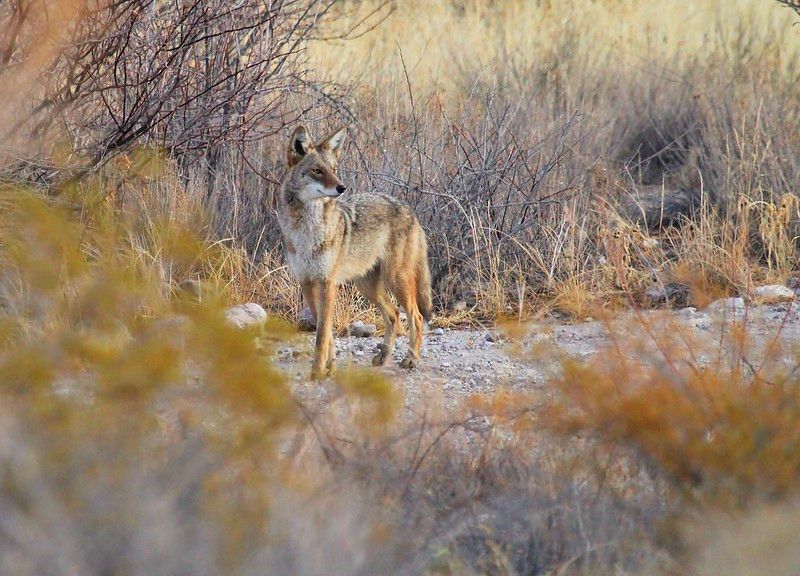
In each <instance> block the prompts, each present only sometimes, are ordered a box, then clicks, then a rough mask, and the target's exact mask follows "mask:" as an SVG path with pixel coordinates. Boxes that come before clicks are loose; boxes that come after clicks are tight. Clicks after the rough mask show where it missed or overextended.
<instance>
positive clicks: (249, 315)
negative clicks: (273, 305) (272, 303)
mask: <svg viewBox="0 0 800 576" xmlns="http://www.w3.org/2000/svg"><path fill="white" fill-rule="evenodd" d="M225 320H227V321H228V323H229V324H231V325H232V326H235V327H236V328H250V327H251V326H261V325H262V324H264V322H266V321H267V311H266V310H264V308H262V307H261V306H260V305H259V304H256V303H255V302H248V303H247V304H239V305H238V306H234V307H232V308H228V309H227V310H226V311H225Z"/></svg>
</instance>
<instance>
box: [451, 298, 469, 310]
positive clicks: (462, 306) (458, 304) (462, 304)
mask: <svg viewBox="0 0 800 576" xmlns="http://www.w3.org/2000/svg"><path fill="white" fill-rule="evenodd" d="M466 309H467V303H466V302H464V301H463V300H459V301H458V302H456V304H455V306H453V311H454V312H463V311H464V310H466Z"/></svg>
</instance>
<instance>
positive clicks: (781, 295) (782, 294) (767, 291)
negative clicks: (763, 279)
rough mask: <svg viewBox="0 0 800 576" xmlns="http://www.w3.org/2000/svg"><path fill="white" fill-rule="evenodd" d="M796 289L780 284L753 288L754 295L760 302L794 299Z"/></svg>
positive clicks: (767, 302)
mask: <svg viewBox="0 0 800 576" xmlns="http://www.w3.org/2000/svg"><path fill="white" fill-rule="evenodd" d="M794 296H795V294H794V290H792V289H791V288H788V287H786V286H781V285H780V284H768V285H767V286H759V287H758V288H756V289H755V290H753V297H754V299H755V300H756V301H757V302H758V303H759V304H774V303H776V302H788V301H789V300H794Z"/></svg>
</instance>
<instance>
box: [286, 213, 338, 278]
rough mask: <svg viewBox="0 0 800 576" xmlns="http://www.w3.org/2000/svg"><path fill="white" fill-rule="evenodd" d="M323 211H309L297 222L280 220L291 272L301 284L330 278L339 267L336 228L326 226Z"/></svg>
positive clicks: (293, 219) (296, 219)
mask: <svg viewBox="0 0 800 576" xmlns="http://www.w3.org/2000/svg"><path fill="white" fill-rule="evenodd" d="M323 210H324V208H323V207H322V206H319V207H318V206H313V207H306V209H305V210H304V211H303V213H302V214H300V216H299V217H297V218H291V217H289V216H288V215H282V217H281V218H280V219H279V221H280V226H281V232H282V234H283V241H284V248H285V250H286V260H287V262H288V264H289V269H290V270H291V271H292V274H293V275H294V276H295V278H297V279H298V280H300V281H305V280H320V279H323V278H327V277H330V276H331V275H332V274H333V272H334V269H335V266H336V261H337V257H338V254H337V250H336V248H337V247H339V246H340V244H339V243H337V242H335V241H334V237H335V233H336V229H335V228H336V227H335V226H331V225H330V224H328V223H326V222H325V218H324V214H323Z"/></svg>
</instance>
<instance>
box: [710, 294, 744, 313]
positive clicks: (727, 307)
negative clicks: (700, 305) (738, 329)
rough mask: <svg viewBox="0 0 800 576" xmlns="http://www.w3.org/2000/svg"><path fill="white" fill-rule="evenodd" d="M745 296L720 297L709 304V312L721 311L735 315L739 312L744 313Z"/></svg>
mask: <svg viewBox="0 0 800 576" xmlns="http://www.w3.org/2000/svg"><path fill="white" fill-rule="evenodd" d="M744 308H745V304H744V298H739V297H736V298H720V299H719V300H714V301H713V302H712V303H711V304H709V305H708V308H706V310H707V311H708V312H709V313H721V314H725V315H726V316H733V315H738V314H743V313H744Z"/></svg>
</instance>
